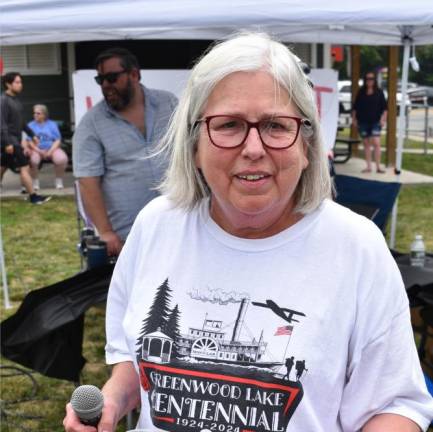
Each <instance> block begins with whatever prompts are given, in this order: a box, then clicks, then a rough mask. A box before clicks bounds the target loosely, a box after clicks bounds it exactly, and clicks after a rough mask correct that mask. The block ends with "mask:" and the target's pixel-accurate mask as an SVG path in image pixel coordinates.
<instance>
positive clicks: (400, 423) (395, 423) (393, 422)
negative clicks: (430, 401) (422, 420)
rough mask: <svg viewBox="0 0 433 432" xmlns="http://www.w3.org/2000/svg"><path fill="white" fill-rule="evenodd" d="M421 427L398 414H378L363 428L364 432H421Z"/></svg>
mask: <svg viewBox="0 0 433 432" xmlns="http://www.w3.org/2000/svg"><path fill="white" fill-rule="evenodd" d="M420 431H421V429H420V427H419V426H418V425H417V424H416V423H415V422H413V421H412V420H410V419H408V418H407V417H403V416H401V415H398V414H378V415H376V416H374V417H372V418H371V419H370V420H369V421H368V422H367V423H366V424H365V425H364V427H363V428H362V432H420Z"/></svg>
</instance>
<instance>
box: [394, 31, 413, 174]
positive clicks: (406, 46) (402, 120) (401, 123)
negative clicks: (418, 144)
mask: <svg viewBox="0 0 433 432" xmlns="http://www.w3.org/2000/svg"><path fill="white" fill-rule="evenodd" d="M409 51H410V39H409V38H408V37H405V38H404V39H403V65H402V76H401V101H400V113H399V116H398V128H397V131H398V132H397V133H398V136H397V155H396V163H395V173H396V174H400V172H401V165H402V159H403V140H404V135H405V134H404V128H405V124H406V99H407V81H408V75H409Z"/></svg>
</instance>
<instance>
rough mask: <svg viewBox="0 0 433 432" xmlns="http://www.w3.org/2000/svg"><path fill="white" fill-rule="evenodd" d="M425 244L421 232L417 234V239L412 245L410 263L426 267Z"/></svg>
mask: <svg viewBox="0 0 433 432" xmlns="http://www.w3.org/2000/svg"><path fill="white" fill-rule="evenodd" d="M424 263H425V245H424V241H423V239H422V235H421V234H417V235H416V236H415V240H414V241H413V242H412V244H411V245H410V265H413V266H416V267H424Z"/></svg>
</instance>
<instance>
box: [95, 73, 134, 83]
mask: <svg viewBox="0 0 433 432" xmlns="http://www.w3.org/2000/svg"><path fill="white" fill-rule="evenodd" d="M128 72H129V71H128V70H126V69H123V70H122V71H118V72H108V73H106V74H98V75H96V76H95V77H94V78H95V81H96V84H98V85H99V86H102V85H103V84H104V81H105V80H107V81H108V82H109V83H110V84H114V83H115V82H116V81H117V80H118V79H119V76H120V75H122V74H124V73H128ZM111 77H113V78H111Z"/></svg>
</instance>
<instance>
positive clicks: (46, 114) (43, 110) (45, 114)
mask: <svg viewBox="0 0 433 432" xmlns="http://www.w3.org/2000/svg"><path fill="white" fill-rule="evenodd" d="M35 109H38V110H41V111H42V112H43V113H44V116H45V118H46V119H47V118H48V116H49V112H48V108H47V106H46V105H42V104H36V105H33V110H35Z"/></svg>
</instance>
